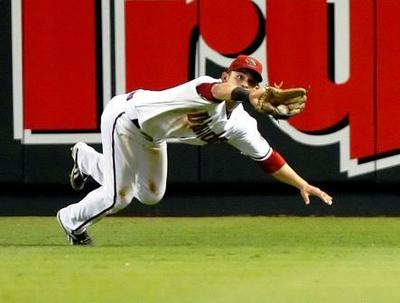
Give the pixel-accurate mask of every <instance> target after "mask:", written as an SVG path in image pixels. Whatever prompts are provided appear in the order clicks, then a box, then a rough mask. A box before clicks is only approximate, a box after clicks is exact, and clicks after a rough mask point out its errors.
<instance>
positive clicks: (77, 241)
mask: <svg viewBox="0 0 400 303" xmlns="http://www.w3.org/2000/svg"><path fill="white" fill-rule="evenodd" d="M57 221H58V224H59V225H60V226H61V228H62V229H63V231H64V232H65V234H66V235H67V241H68V242H69V244H71V245H93V239H92V238H91V237H90V236H89V234H88V233H87V232H86V231H84V232H83V233H80V234H74V233H73V232H70V231H69V230H68V229H67V228H66V227H65V226H64V224H63V223H62V221H61V218H60V211H58V212H57Z"/></svg>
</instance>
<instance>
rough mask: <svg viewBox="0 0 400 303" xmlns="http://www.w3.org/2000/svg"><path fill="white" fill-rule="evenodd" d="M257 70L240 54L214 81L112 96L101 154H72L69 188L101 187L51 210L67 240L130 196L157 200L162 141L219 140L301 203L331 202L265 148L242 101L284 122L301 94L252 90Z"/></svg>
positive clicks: (79, 238)
mask: <svg viewBox="0 0 400 303" xmlns="http://www.w3.org/2000/svg"><path fill="white" fill-rule="evenodd" d="M261 73H262V64H261V63H260V62H259V61H258V60H257V59H255V58H252V57H249V56H244V55H241V56H238V57H237V58H236V59H235V60H234V61H233V62H232V63H231V65H230V66H229V68H228V69H227V70H226V71H225V72H223V73H222V76H221V79H215V78H212V77H208V76H201V77H198V78H196V79H194V80H191V81H189V82H186V83H184V84H181V85H178V86H176V87H172V88H169V89H166V90H162V91H150V90H143V89H140V90H136V91H133V92H130V93H128V94H122V95H118V96H116V97H114V98H112V99H111V101H110V102H109V104H108V105H107V106H106V108H105V110H104V112H103V114H102V117H101V138H102V146H103V153H102V154H101V153H98V152H97V151H95V150H94V149H93V148H92V147H90V146H88V145H86V144H85V143H82V142H79V143H77V144H75V145H74V146H73V148H72V149H71V150H72V158H73V160H74V166H73V169H72V172H71V175H70V183H71V186H72V187H73V188H74V189H75V190H81V189H82V188H83V186H84V184H85V182H86V181H87V179H88V177H89V176H90V177H92V178H93V179H94V180H95V181H97V182H98V183H99V184H100V187H98V188H97V189H95V190H93V191H92V192H90V193H89V194H88V195H87V196H86V197H85V198H83V199H82V200H81V201H80V202H78V203H76V204H71V205H69V206H67V207H65V208H62V209H61V210H59V211H58V213H57V219H58V221H59V224H60V225H61V227H62V228H63V229H64V231H65V233H66V234H67V238H68V240H69V242H70V243H71V244H72V245H90V244H92V239H91V237H90V236H89V235H88V233H87V228H88V227H89V226H90V225H91V224H93V223H95V222H96V221H99V220H100V219H101V218H103V217H104V216H106V215H109V214H113V213H116V212H117V211H119V210H121V209H123V208H125V207H126V206H127V205H128V204H129V203H130V202H131V201H132V200H133V199H134V198H136V199H137V200H139V201H140V202H141V203H144V204H147V205H153V204H156V203H158V202H159V201H160V200H161V199H162V197H163V195H164V193H165V189H166V178H167V143H166V142H167V140H174V141H179V142H184V143H188V144H196V145H203V144H208V143H222V142H226V143H227V144H230V145H232V146H233V147H234V148H236V149H237V150H239V151H240V152H241V153H242V154H244V155H246V156H248V157H250V158H252V159H253V160H254V161H257V163H258V164H259V165H260V167H261V168H262V169H263V170H264V171H265V172H266V173H268V174H271V175H272V176H273V177H274V178H276V179H277V180H278V181H280V182H283V183H287V184H289V185H292V186H294V187H296V188H298V189H299V191H300V194H301V196H302V198H303V199H304V202H305V203H306V204H309V203H310V200H309V196H317V197H318V198H320V199H321V200H322V201H323V202H325V203H326V204H329V205H330V204H332V197H331V196H329V195H328V194H327V193H325V192H323V191H322V190H320V189H319V188H317V187H315V186H313V185H310V184H309V183H308V182H306V181H305V180H304V179H303V178H301V177H300V176H299V175H298V174H297V173H296V172H295V171H294V170H293V169H292V168H291V167H290V166H289V165H288V164H287V163H286V161H285V160H284V158H283V157H282V156H281V155H280V154H279V153H278V152H277V151H276V150H274V149H273V148H272V147H271V146H270V145H269V143H268V142H267V140H265V139H264V138H263V137H262V135H261V134H260V133H259V131H258V129H257V122H256V120H255V119H254V118H252V117H251V116H250V115H249V114H248V113H247V112H246V111H245V110H244V107H243V104H242V103H243V102H249V103H251V104H252V105H253V106H254V108H256V110H258V111H261V112H265V113H268V114H271V115H273V116H276V117H277V118H280V117H281V116H279V115H282V116H284V117H285V118H287V117H288V116H290V115H295V114H298V113H300V112H301V111H302V110H303V109H304V105H305V100H306V91H305V90H304V89H296V90H295V91H294V93H293V90H290V93H288V96H287V97H286V95H284V94H283V96H284V97H282V95H280V93H285V91H284V90H281V89H279V88H274V87H266V88H264V87H259V83H260V82H262V76H261ZM282 106H284V107H285V108H284V110H283V111H282Z"/></svg>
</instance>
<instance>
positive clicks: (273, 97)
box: [254, 86, 307, 119]
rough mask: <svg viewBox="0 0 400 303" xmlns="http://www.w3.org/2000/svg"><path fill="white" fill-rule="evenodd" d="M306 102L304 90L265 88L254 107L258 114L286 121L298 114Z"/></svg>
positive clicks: (277, 87) (276, 87)
mask: <svg viewBox="0 0 400 303" xmlns="http://www.w3.org/2000/svg"><path fill="white" fill-rule="evenodd" d="M306 101H307V91H306V90H305V89H304V88H289V89H282V88H280V87H279V86H267V87H265V93H263V94H262V95H261V96H260V97H259V98H258V102H257V103H256V104H255V106H254V107H255V109H256V110H257V111H258V112H260V113H265V114H268V115H271V116H272V117H274V118H275V119H288V118H290V117H293V116H295V115H298V114H300V113H301V112H302V111H303V110H304V108H305V106H306Z"/></svg>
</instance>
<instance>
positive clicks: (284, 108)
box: [276, 104, 289, 115]
mask: <svg viewBox="0 0 400 303" xmlns="http://www.w3.org/2000/svg"><path fill="white" fill-rule="evenodd" d="M276 108H277V109H278V111H279V113H281V114H283V115H287V114H288V113H289V107H287V106H286V105H285V104H281V105H278V106H277V107H276Z"/></svg>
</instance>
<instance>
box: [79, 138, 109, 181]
mask: <svg viewBox="0 0 400 303" xmlns="http://www.w3.org/2000/svg"><path fill="white" fill-rule="evenodd" d="M72 158H73V160H74V164H75V166H76V167H77V168H78V170H79V172H80V174H81V175H83V176H91V177H92V178H93V179H94V180H95V181H96V182H97V183H99V184H103V178H104V175H103V154H101V153H99V152H97V151H96V150H95V149H94V148H93V147H91V146H89V145H87V144H86V143H83V142H78V143H76V144H75V145H74V146H73V147H72ZM72 174H74V173H72ZM72 183H73V181H71V185H73V184H72ZM72 187H73V188H74V186H72Z"/></svg>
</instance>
